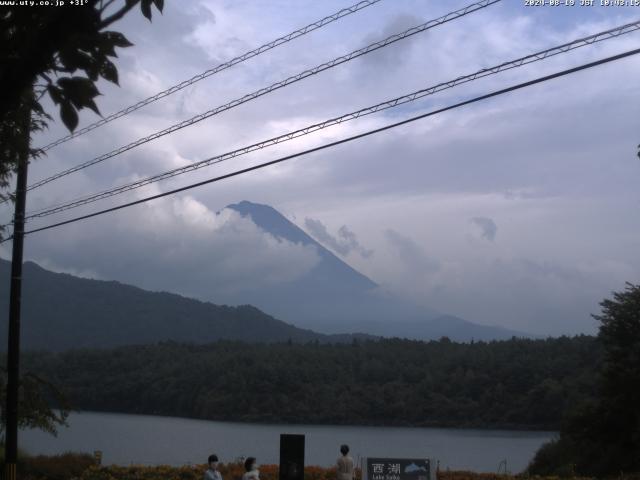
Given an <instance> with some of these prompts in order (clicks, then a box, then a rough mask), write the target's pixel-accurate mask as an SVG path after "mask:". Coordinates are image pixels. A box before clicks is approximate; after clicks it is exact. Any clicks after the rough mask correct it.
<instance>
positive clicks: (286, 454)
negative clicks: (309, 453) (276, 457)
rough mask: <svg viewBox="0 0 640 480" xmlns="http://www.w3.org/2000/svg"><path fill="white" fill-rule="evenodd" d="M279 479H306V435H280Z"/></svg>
mask: <svg viewBox="0 0 640 480" xmlns="http://www.w3.org/2000/svg"><path fill="white" fill-rule="evenodd" d="M278 480H304V435H287V434H285V433H283V434H281V435H280V475H279V477H278Z"/></svg>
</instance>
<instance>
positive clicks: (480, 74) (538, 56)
mask: <svg viewBox="0 0 640 480" xmlns="http://www.w3.org/2000/svg"><path fill="white" fill-rule="evenodd" d="M639 29H640V20H638V21H636V22H632V23H628V24H626V25H622V26H619V27H615V28H612V29H609V30H606V31H603V32H599V33H596V34H593V35H589V36H587V37H583V38H580V39H576V40H573V41H572V42H569V43H564V44H562V45H558V46H555V47H552V48H548V49H546V50H542V51H539V52H536V53H532V54H530V55H527V56H524V57H520V58H517V59H515V60H510V61H508V62H504V63H501V64H499V65H496V66H493V67H489V68H483V69H481V70H478V71H476V72H474V73H471V74H468V75H463V76H460V77H457V78H455V79H453V80H450V81H447V82H442V83H439V84H437V85H434V86H430V87H427V88H424V89H421V90H418V91H415V92H413V93H409V94H406V95H402V96H400V97H396V98H393V99H390V100H386V101H384V102H381V103H378V104H376V105H373V106H370V107H366V108H362V109H360V110H356V111H354V112H350V113H347V114H344V115H341V116H339V117H334V118H331V119H329V120H325V121H323V122H320V123H315V124H313V125H309V126H306V127H304V128H301V129H298V130H295V131H292V132H288V133H286V134H283V135H279V136H277V137H273V138H270V139H268V140H263V141H260V142H257V143H254V144H252V145H249V146H245V147H242V148H239V149H236V150H232V151H230V152H226V153H223V154H221V155H216V156H213V157H210V158H207V159H204V160H201V161H199V162H195V163H192V164H189V165H186V166H184V167H179V168H175V169H173V170H169V171H166V172H163V173H159V174H156V175H153V176H150V177H147V178H144V179H140V180H137V181H135V182H130V183H127V184H124V185H120V186H118V187H115V188H111V189H109V190H105V191H102V192H99V193H95V194H92V195H87V196H84V197H81V198H77V199H75V200H70V201H67V202H64V203H60V204H58V205H55V206H50V207H45V208H42V209H39V210H37V211H32V212H29V213H28V214H27V216H26V217H25V218H26V219H33V218H42V217H46V216H49V215H53V214H55V213H59V212H63V211H65V210H69V209H72V208H76V207H80V206H82V205H86V204H89V203H93V202H96V201H98V200H102V199H106V198H109V197H112V196H114V195H119V194H122V193H125V192H128V191H131V190H134V189H136V188H140V187H144V186H146V185H149V184H152V183H156V182H159V181H162V180H166V179H169V178H172V177H175V176H178V175H182V174H184V173H188V172H192V171H195V170H198V169H201V168H204V167H207V166H210V165H214V164H217V163H221V162H224V161H227V160H230V159H232V158H235V157H239V156H241V155H245V154H248V153H250V152H254V151H256V150H261V149H263V148H266V147H269V146H272V145H277V144H279V143H283V142H286V141H289V140H293V139H295V138H299V137H302V136H304V135H308V134H310V133H313V132H316V131H318V130H322V129H325V128H328V127H330V126H333V125H338V124H341V123H343V122H347V121H350V120H354V119H357V118H360V117H363V116H365V115H370V114H373V113H376V112H380V111H383V110H387V109H389V108H393V107H397V106H400V105H403V104H406V103H409V102H413V101H415V100H418V99H420V98H423V97H426V96H428V95H433V94H435V93H438V92H441V91H443V90H446V89H450V88H453V87H455V86H457V85H461V84H464V83H468V82H471V81H474V80H477V79H479V78H484V77H487V76H489V75H494V74H497V73H499V72H503V71H505V70H510V69H513V68H517V67H521V66H523V65H528V64H531V63H533V62H538V61H541V60H544V59H546V58H549V57H552V56H555V55H559V54H562V53H566V52H568V51H571V50H574V49H576V48H580V47H584V46H587V45H592V44H594V43H596V42H601V41H604V40H608V39H611V38H616V37H619V36H620V35H624V34H627V33H630V32H634V31H637V30H639Z"/></svg>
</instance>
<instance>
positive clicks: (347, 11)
mask: <svg viewBox="0 0 640 480" xmlns="http://www.w3.org/2000/svg"><path fill="white" fill-rule="evenodd" d="M380 1H382V0H364V1H361V2H358V3H356V4H354V5H351V6H350V7H347V8H343V9H342V10H340V11H338V12H336V13H334V14H332V15H329V16H327V17H324V18H322V19H320V20H318V21H316V22H313V23H310V24H309V25H307V26H305V27H302V28H299V29H298V30H294V31H293V32H291V33H288V34H287V35H284V36H282V37H279V38H276V39H275V40H272V41H270V42H268V43H265V44H264V45H261V46H259V47H258V48H255V49H253V50H250V51H248V52H245V53H243V54H242V55H238V56H237V57H235V58H232V59H231V60H229V61H227V62H224V63H221V64H219V65H217V66H215V67H213V68H211V69H209V70H207V71H205V72H202V73H200V74H198V75H195V76H193V77H191V78H190V79H188V80H184V81H182V82H180V83H178V84H177V85H173V86H172V87H169V88H167V89H166V90H163V91H162V92H159V93H156V94H155V95H153V96H151V97H149V98H146V99H144V100H141V101H139V102H138V103H135V104H133V105H130V106H128V107H126V108H124V109H122V110H120V111H118V112H115V113H112V114H111V115H109V116H107V117H104V118H102V119H100V120H98V121H97V122H94V123H92V124H91V125H87V126H86V127H84V128H81V129H79V130H76V131H75V132H73V133H70V134H69V135H66V136H64V137H61V138H59V139H57V140H55V141H53V142H51V143H49V144H48V145H45V146H44V147H41V150H43V151H45V152H46V151H47V150H50V149H52V148H53V147H56V146H58V145H60V144H63V143H65V142H68V141H69V140H71V139H72V138H76V137H79V136H80V135H84V134H85V133H87V132H90V131H92V130H95V129H96V128H98V127H101V126H102V125H105V124H107V123H109V122H112V121H113V120H116V119H117V118H120V117H124V116H125V115H128V114H130V113H132V112H135V111H136V110H139V109H140V108H142V107H144V106H146V105H149V104H150V103H153V102H155V101H157V100H160V99H161V98H164V97H167V96H169V95H171V94H172V93H175V92H178V91H180V90H182V89H184V88H186V87H188V86H190V85H193V84H194V83H196V82H199V81H200V80H204V79H205V78H208V77H210V76H212V75H215V74H216V73H220V72H222V71H223V70H226V69H228V68H231V67H233V66H234V65H237V64H239V63H242V62H244V61H246V60H249V59H250V58H253V57H257V56H258V55H260V54H262V53H265V52H268V51H269V50H272V49H274V48H276V47H279V46H280V45H283V44H285V43H288V42H290V41H292V40H295V39H296V38H299V37H302V36H303V35H306V34H307V33H311V32H313V31H314V30H318V29H319V28H322V27H324V26H325V25H329V24H330V23H333V22H335V21H337V20H340V19H341V18H344V17H346V16H347V15H351V14H352V13H355V12H358V11H360V10H362V9H363V8H367V7H369V6H371V5H374V4H376V3H378V2H380Z"/></svg>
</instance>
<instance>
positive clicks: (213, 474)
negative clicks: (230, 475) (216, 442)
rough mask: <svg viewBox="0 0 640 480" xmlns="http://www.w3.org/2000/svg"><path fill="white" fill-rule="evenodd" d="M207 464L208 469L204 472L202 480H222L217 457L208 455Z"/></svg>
mask: <svg viewBox="0 0 640 480" xmlns="http://www.w3.org/2000/svg"><path fill="white" fill-rule="evenodd" d="M207 463H208V464H209V468H207V471H206V472H204V480H222V475H221V474H220V472H219V471H218V456H217V455H216V454H215V453H214V454H212V455H209V460H208V462H207Z"/></svg>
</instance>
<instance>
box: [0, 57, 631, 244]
mask: <svg viewBox="0 0 640 480" xmlns="http://www.w3.org/2000/svg"><path fill="white" fill-rule="evenodd" d="M638 53H640V48H637V49H634V50H630V51H627V52H624V53H621V54H618V55H613V56H610V57H606V58H603V59H601V60H597V61H595V62H590V63H586V64H583V65H580V66H578V67H574V68H570V69H567V70H563V71H560V72H557V73H554V74H551V75H545V76H543V77H538V78H536V79H534V80H530V81H528V82H523V83H519V84H517V85H512V86H511V87H507V88H503V89H500V90H496V91H493V92H491V93H488V94H486V95H481V96H479V97H475V98H472V99H470V100H465V101H463V102H459V103H456V104H453V105H450V106H448V107H444V108H439V109H437V110H433V111H431V112H428V113H423V114H421V115H417V116H415V117H411V118H408V119H406V120H402V121H400V122H396V123H392V124H389V125H385V126H384V127H380V128H376V129H374V130H369V131H367V132H364V133H360V134H357V135H353V136H351V137H347V138H343V139H342V140H337V141H335V142H331V143H327V144H324V145H321V146H318V147H314V148H310V149H308V150H304V151H302V152H298V153H294V154H291V155H287V156H284V157H281V158H278V159H276V160H271V161H269V162H265V163H261V164H258V165H254V166H252V167H248V168H243V169H241V170H236V171H235V172H231V173H227V174H225V175H220V176H218V177H214V178H210V179H208V180H204V181H202V182H197V183H193V184H191V185H187V186H185V187H181V188H176V189H174V190H170V191H167V192H163V193H160V194H157V195H152V196H150V197H146V198H142V199H139V200H135V201H133V202H128V203H124V204H121V205H118V206H115V207H111V208H107V209H104V210H100V211H97V212H94V213H90V214H88V215H82V216H79V217H75V218H71V219H69V220H65V221H62V222H57V223H53V224H50V225H46V226H44V227H40V228H34V229H33V230H29V231H26V232H25V235H27V234H32V233H36V232H41V231H44V230H50V229H52V228H56V227H60V226H63V225H68V224H70V223H75V222H79V221H81V220H86V219H88V218H93V217H97V216H99V215H104V214H107V213H111V212H115V211H117V210H122V209H124V208H128V207H132V206H134V205H139V204H142V203H146V202H149V201H152V200H156V199H159V198H163V197H166V196H169V195H174V194H176V193H180V192H184V191H187V190H191V189H193V188H197V187H201V186H203V185H207V184H210V183H215V182H219V181H221V180H224V179H227V178H231V177H236V176H238V175H242V174H245V173H248V172H251V171H254V170H259V169H262V168H265V167H268V166H271V165H276V164H278V163H282V162H285V161H287V160H291V159H294V158H298V157H301V156H304V155H308V154H310V153H314V152H318V151H321V150H325V149H328V148H332V147H335V146H338V145H341V144H344V143H348V142H352V141H354V140H358V139H361V138H364V137H368V136H370V135H374V134H378V133H381V132H384V131H386V130H391V129H393V128H397V127H399V126H401V125H406V124H408V123H412V122H415V121H417V120H421V119H424V118H428V117H431V116H434V115H437V114H440V113H443V112H446V111H449V110H454V109H456V108H460V107H463V106H465V105H470V104H473V103H476V102H480V101H482V100H487V99H489V98H493V97H497V96H499V95H504V94H506V93H509V92H513V91H515V90H519V89H522V88H525V87H529V86H532V85H536V84H539V83H543V82H547V81H549V80H552V79H555V78H559V77H563V76H566V75H570V74H573V73H576V72H579V71H582V70H586V69H589V68H593V67H596V66H598V65H603V64H606V63H610V62H613V61H616V60H621V59H623V58H626V57H630V56H632V55H637V54H638ZM10 239H11V237H9V238H7V239H4V240H2V242H0V243H4V242H6V241H8V240H10Z"/></svg>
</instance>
